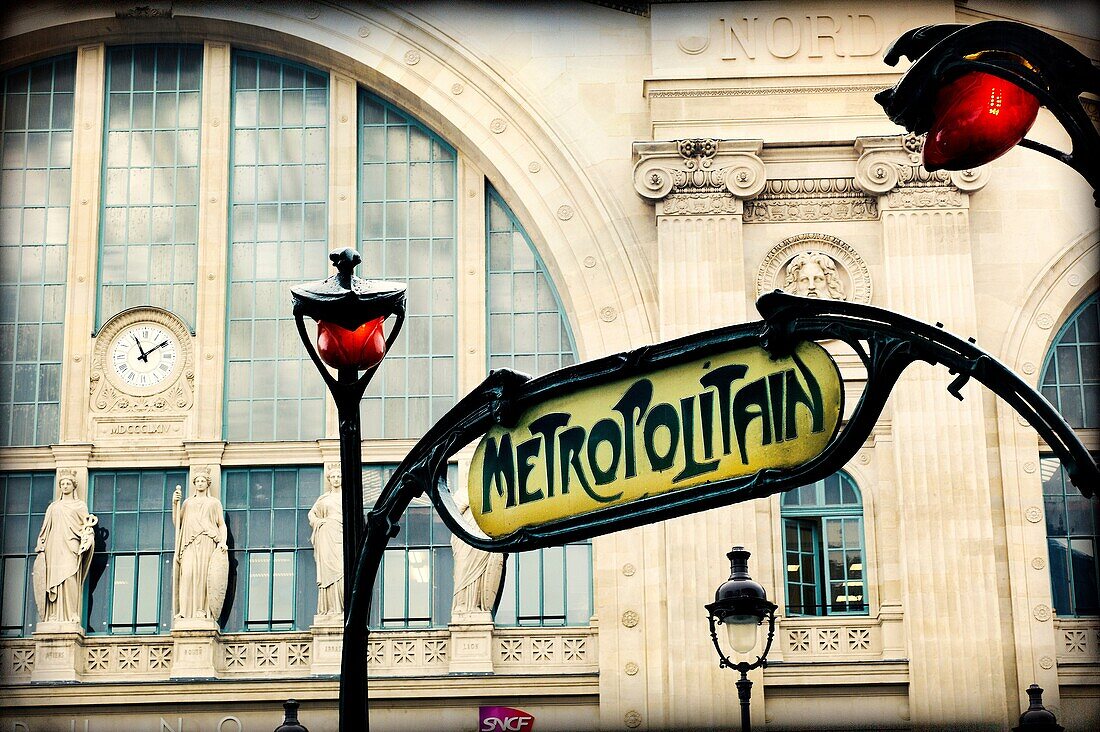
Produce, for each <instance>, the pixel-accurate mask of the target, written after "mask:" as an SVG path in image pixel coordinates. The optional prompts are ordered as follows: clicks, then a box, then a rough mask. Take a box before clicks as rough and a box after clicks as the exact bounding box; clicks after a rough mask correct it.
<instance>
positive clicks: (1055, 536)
mask: <svg viewBox="0 0 1100 732" xmlns="http://www.w3.org/2000/svg"><path fill="white" fill-rule="evenodd" d="M1039 466H1040V467H1039V469H1040V473H1041V474H1042V477H1043V505H1044V508H1045V513H1046V527H1047V551H1048V552H1049V555H1050V590H1051V595H1052V597H1053V602H1052V604H1053V605H1054V610H1055V611H1056V612H1057V613H1058V615H1060V616H1062V617H1073V616H1093V615H1100V598H1098V592H1097V587H1098V586H1100V565H1098V563H1097V561H1096V550H1097V530H1098V529H1100V501H1097V500H1096V499H1095V498H1094V499H1091V500H1090V499H1088V498H1085V497H1084V496H1082V495H1081V493H1080V491H1078V490H1077V489H1076V488H1074V487H1073V484H1072V483H1070V482H1069V478H1068V476H1067V475H1066V471H1065V469H1064V468H1063V467H1062V464H1061V463H1060V462H1059V461H1058V459H1057V458H1054V457H1043V458H1041V459H1040V460H1039Z"/></svg>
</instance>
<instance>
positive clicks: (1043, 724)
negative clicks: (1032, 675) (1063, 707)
mask: <svg viewBox="0 0 1100 732" xmlns="http://www.w3.org/2000/svg"><path fill="white" fill-rule="evenodd" d="M1027 698H1028V701H1029V702H1030V703H1029V705H1028V708H1027V711H1025V712H1024V713H1023V714H1021V715H1020V724H1019V726H1018V727H1013V728H1012V732H1064V730H1065V727H1063V726H1062V725H1060V724H1058V720H1057V719H1056V718H1055V716H1054V712H1052V711H1050V710H1049V709H1047V708H1046V707H1044V706H1043V689H1042V688H1041V687H1040V686H1039V685H1038V684H1032V685H1031V686H1029V687H1027Z"/></svg>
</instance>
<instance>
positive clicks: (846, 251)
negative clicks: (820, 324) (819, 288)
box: [756, 234, 871, 305]
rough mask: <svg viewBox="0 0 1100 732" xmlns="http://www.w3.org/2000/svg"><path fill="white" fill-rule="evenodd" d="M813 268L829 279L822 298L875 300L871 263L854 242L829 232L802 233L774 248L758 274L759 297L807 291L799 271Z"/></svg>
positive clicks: (866, 302)
mask: <svg viewBox="0 0 1100 732" xmlns="http://www.w3.org/2000/svg"><path fill="white" fill-rule="evenodd" d="M813 267H816V268H817V269H819V270H820V271H821V275H822V276H823V277H824V279H825V285H826V287H825V290H824V291H823V292H822V293H821V294H820V295H819V296H820V297H828V298H831V299H834V300H843V301H845V302H857V303H862V304H864V305H869V304H870V303H871V271H870V270H869V269H868V267H867V263H866V262H864V261H863V257H861V256H860V255H859V252H857V251H856V250H855V249H854V248H852V246H851V245H850V244H848V243H847V242H845V241H843V240H841V239H838V238H836V237H835V236H828V235H827V234H798V235H797V236H791V237H788V238H786V239H784V240H783V241H781V242H779V243H778V244H776V245H775V246H774V247H772V249H771V251H769V252H768V253H767V254H766V255H765V256H764V260H763V261H762V262H761V263H760V269H759V270H758V272H757V275H756V296H757V297H759V296H760V295H763V294H764V293H765V292H771V291H772V290H784V291H787V292H790V293H791V294H799V295H802V294H805V293H803V292H801V291H799V283H798V280H799V278H798V277H797V276H796V275H797V274H799V272H797V270H802V269H803V268H809V269H813Z"/></svg>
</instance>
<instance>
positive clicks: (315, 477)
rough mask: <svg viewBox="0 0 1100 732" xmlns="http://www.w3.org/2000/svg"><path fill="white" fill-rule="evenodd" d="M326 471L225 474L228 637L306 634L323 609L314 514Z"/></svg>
mask: <svg viewBox="0 0 1100 732" xmlns="http://www.w3.org/2000/svg"><path fill="white" fill-rule="evenodd" d="M322 479H323V476H322V469H321V468H320V467H319V466H308V467H274V468H233V469H229V470H225V471H223V473H222V486H223V489H222V500H223V505H224V506H225V522H226V527H227V529H228V532H227V533H228V536H227V543H228V544H229V589H228V591H227V593H226V594H227V596H228V597H230V598H232V599H231V602H230V606H229V608H228V611H227V612H223V617H224V623H223V629H224V630H225V631H226V632H239V631H273V630H305V629H307V628H308V627H309V626H310V624H311V623H312V622H313V615H314V613H315V612H316V610H317V568H316V564H315V562H314V558H313V545H312V544H311V543H310V535H311V533H312V531H311V529H310V526H309V509H310V508H311V507H312V506H313V503H314V501H316V500H317V497H318V496H320V495H321V490H322V485H321V483H322Z"/></svg>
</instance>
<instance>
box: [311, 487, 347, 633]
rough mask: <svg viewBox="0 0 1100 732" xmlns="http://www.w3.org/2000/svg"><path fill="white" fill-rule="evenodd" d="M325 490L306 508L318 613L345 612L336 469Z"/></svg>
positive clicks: (340, 503)
mask: <svg viewBox="0 0 1100 732" xmlns="http://www.w3.org/2000/svg"><path fill="white" fill-rule="evenodd" d="M327 483H328V487H327V489H326V490H325V492H324V493H322V494H321V495H320V496H319V497H318V498H317V500H316V501H315V502H314V504H313V508H311V509H309V525H310V526H311V527H312V528H313V534H312V535H311V536H310V541H311V542H313V559H314V561H315V562H316V563H317V614H318V615H339V614H341V613H343V612H344V509H343V494H342V492H341V486H342V485H343V477H342V476H341V475H340V471H339V470H331V471H329V473H328V475H327Z"/></svg>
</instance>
